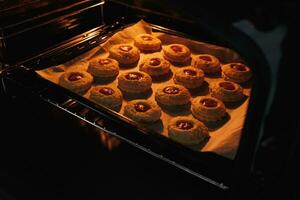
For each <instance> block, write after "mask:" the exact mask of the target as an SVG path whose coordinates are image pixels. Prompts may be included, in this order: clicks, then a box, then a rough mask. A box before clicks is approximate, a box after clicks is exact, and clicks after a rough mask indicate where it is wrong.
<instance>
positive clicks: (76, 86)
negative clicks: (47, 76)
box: [59, 70, 93, 93]
mask: <svg viewBox="0 0 300 200" xmlns="http://www.w3.org/2000/svg"><path fill="white" fill-rule="evenodd" d="M92 82H93V76H92V75H91V74H90V73H88V72H86V71H79V70H78V71H75V70H74V71H67V72H65V73H63V74H62V75H61V76H60V77H59V85H61V86H62V87H64V88H66V89H69V90H71V91H73V92H76V93H83V92H85V91H87V90H88V89H89V88H90V87H91V86H92Z"/></svg>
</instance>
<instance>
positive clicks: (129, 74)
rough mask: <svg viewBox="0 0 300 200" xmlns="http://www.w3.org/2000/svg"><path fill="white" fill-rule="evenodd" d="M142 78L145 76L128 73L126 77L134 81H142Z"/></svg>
mask: <svg viewBox="0 0 300 200" xmlns="http://www.w3.org/2000/svg"><path fill="white" fill-rule="evenodd" d="M142 77H143V75H142V74H140V73H138V72H132V73H128V74H126V76H125V78H126V79H128V80H132V81H135V80H140V79H141V78H142Z"/></svg>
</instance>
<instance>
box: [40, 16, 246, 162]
mask: <svg viewBox="0 0 300 200" xmlns="http://www.w3.org/2000/svg"><path fill="white" fill-rule="evenodd" d="M141 33H150V34H154V35H155V36H157V37H158V38H159V39H160V40H161V41H162V45H163V46H164V45H168V44H172V43H180V44H184V45H186V46H187V47H189V48H190V50H191V52H192V56H194V55H195V54H200V53H208V54H212V55H215V56H216V57H218V58H219V59H220V61H221V63H222V64H225V63H229V62H238V61H241V58H240V57H239V55H238V54H237V53H236V52H234V51H233V50H231V49H228V48H224V47H220V46H216V45H212V44H208V43H204V42H201V41H195V40H190V39H188V38H187V37H182V36H178V35H172V34H169V33H165V32H160V31H159V28H157V27H156V28H154V26H152V25H150V24H147V23H146V22H144V21H143V20H141V21H139V22H137V23H136V24H133V25H131V26H129V27H127V28H125V29H123V30H121V31H118V32H116V33H115V34H114V35H113V36H111V37H110V38H109V39H108V40H107V41H106V42H105V43H103V44H101V45H100V46H98V47H96V48H94V49H92V50H91V51H89V52H87V53H85V54H83V55H81V56H79V57H77V58H75V59H73V60H70V61H69V62H66V63H62V64H61V65H57V66H52V67H50V68H47V69H43V70H40V71H36V72H37V73H38V74H39V75H40V76H42V77H43V78H45V79H47V80H49V81H51V82H53V83H55V84H58V80H59V77H60V76H61V75H62V74H63V73H64V72H65V71H68V70H74V69H79V70H85V71H86V70H87V67H88V64H89V62H90V61H91V60H92V59H94V58H96V57H108V56H109V53H108V49H109V48H110V47H111V46H112V45H114V44H121V43H131V44H133V38H134V37H135V36H136V35H137V34H141ZM150 56H158V57H162V51H160V52H155V53H147V54H144V53H141V57H140V60H139V62H138V64H137V65H136V66H134V67H132V68H120V74H122V73H124V72H127V71H132V70H138V68H139V64H140V63H141V62H142V61H143V60H144V59H145V58H147V57H150ZM180 67H183V66H180ZM177 68H178V66H174V65H172V66H171V70H172V71H173V72H174V71H175V70H176V69H177ZM220 79H222V78H221V77H205V82H206V84H205V85H204V86H203V87H201V88H199V89H198V90H195V91H192V92H191V94H192V97H193V98H195V97H197V96H209V90H208V86H209V84H211V83H213V82H215V81H218V80H220ZM117 83H118V81H117V79H115V80H114V81H112V82H110V83H100V82H97V81H94V83H93V86H92V87H95V86H97V85H108V86H115V87H116V86H117ZM168 83H173V79H172V76H170V77H168V78H166V79H165V80H162V81H160V80H157V81H154V82H153V84H152V92H151V93H150V94H148V95H146V96H142V98H145V99H151V100H153V101H155V99H154V94H155V91H156V89H157V88H158V87H159V86H161V85H162V84H168ZM244 94H245V95H246V97H247V98H245V100H244V101H242V102H239V103H237V104H230V105H227V104H226V107H227V112H228V117H226V118H225V119H224V120H222V121H220V122H218V123H212V124H208V128H209V130H210V138H209V140H208V141H206V142H205V143H203V144H200V145H196V146H188V147H189V148H192V149H193V150H195V151H203V152H214V153H217V154H219V155H221V156H224V157H227V158H229V159H234V157H235V155H236V151H237V148H238V145H239V139H240V135H241V132H242V128H243V124H244V120H245V116H246V112H247V108H248V102H249V96H250V94H251V87H250V86H244ZM83 96H84V97H86V98H89V91H88V92H86V93H85V94H84V95H83ZM138 98H141V97H140V96H139V97H138ZM132 99H135V97H133V96H130V97H129V96H124V100H123V105H122V108H121V110H120V112H119V113H120V114H121V115H122V116H123V109H124V106H125V105H126V103H127V102H128V101H130V100H132ZM175 116H192V115H191V112H190V109H174V110H170V109H164V108H163V109H162V117H161V120H160V121H158V122H157V123H155V124H151V125H144V124H143V126H147V128H148V129H151V130H154V131H155V132H156V133H157V134H162V135H164V136H165V137H168V132H167V125H168V122H169V121H170V119H171V118H173V117H175Z"/></svg>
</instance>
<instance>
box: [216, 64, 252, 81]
mask: <svg viewBox="0 0 300 200" xmlns="http://www.w3.org/2000/svg"><path fill="white" fill-rule="evenodd" d="M222 72H223V76H224V78H225V79H226V80H229V81H233V82H235V83H243V82H246V81H248V80H249V79H250V78H251V76H252V72H251V69H250V68H249V67H248V66H246V65H244V64H242V63H228V64H226V65H223V66H222Z"/></svg>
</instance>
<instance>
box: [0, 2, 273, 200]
mask: <svg viewBox="0 0 300 200" xmlns="http://www.w3.org/2000/svg"><path fill="white" fill-rule="evenodd" d="M18 3H20V2H17V1H16V2H15V4H16V5H18ZM22 6H23V8H24V9H23V10H22V9H21V8H22ZM26 6H27V7H26ZM12 9H16V10H18V11H20V13H18V12H15V14H16V15H13V16H10V15H9V14H11V13H13V11H12ZM2 12H3V13H4V14H7V15H3V16H6V17H10V19H12V21H9V20H3V19H2V24H3V27H5V29H2V30H1V31H2V38H1V60H2V63H1V107H2V108H1V109H2V110H3V113H4V114H3V115H2V119H1V120H2V121H3V122H4V125H3V130H5V134H4V135H3V136H1V137H3V139H2V141H3V145H1V146H2V147H3V151H5V152H7V153H6V156H4V158H3V161H4V162H5V163H6V164H5V165H3V167H2V168H3V169H2V171H3V173H2V176H3V179H2V180H4V181H3V182H2V183H1V185H2V186H3V187H2V188H4V189H3V191H4V192H5V193H6V194H7V195H6V196H7V197H8V198H10V197H11V198H14V197H16V198H18V197H19V198H24V197H28V196H31V195H34V197H39V198H43V199H47V198H49V199H51V198H52V199H53V198H58V197H63V198H71V197H72V198H78V197H81V198H91V199H92V198H94V197H100V196H101V197H103V196H104V197H107V198H115V197H116V196H118V195H121V196H123V195H124V197H129V196H135V195H136V196H140V195H143V196H142V199H144V198H145V199H147V198H149V199H150V198H156V197H158V196H164V195H165V196H166V197H170V198H171V197H176V196H177V197H178V196H179V197H181V196H182V198H185V197H186V198H188V199H193V198H196V197H198V196H197V195H201V193H203V195H206V194H208V195H211V197H224V198H225V197H231V198H233V199H234V198H236V199H239V197H240V196H239V195H243V196H244V195H245V194H246V193H249V194H250V193H254V192H255V191H257V190H259V188H260V187H261V184H262V182H263V180H262V176H263V175H262V174H259V173H257V171H255V170H254V168H255V167H254V160H255V158H256V155H257V149H258V148H259V141H260V138H261V130H262V129H261V128H262V123H263V119H264V110H265V107H266V102H267V96H268V92H269V71H268V64H267V62H266V60H265V58H264V56H263V54H262V52H261V51H260V49H259V48H258V47H257V46H256V44H255V43H254V42H253V41H252V40H251V39H250V38H249V37H247V36H246V35H245V34H243V33H242V32H240V31H238V30H236V29H234V28H230V29H229V28H227V29H226V28H224V27H222V26H218V25H217V24H214V22H209V21H207V20H206V21H201V20H199V19H198V20H192V19H190V18H182V17H178V16H170V15H167V14H162V13H160V12H155V11H153V10H149V9H144V8H141V7H137V6H130V5H128V4H125V3H122V2H118V1H105V2H104V1H88V0H85V1H64V2H63V3H60V4H55V3H53V4H52V3H51V2H50V1H28V2H27V3H25V5H24V4H23V5H22V4H21V5H19V6H16V7H13V6H12V7H9V8H8V9H6V10H5V9H4V10H2ZM24 12H25V13H24ZM30 13H31V14H32V13H33V15H32V16H31V15H30ZM22 17H23V18H24V17H28V19H25V20H23V21H22V20H21V18H22ZM141 19H143V20H144V21H146V22H147V23H149V26H150V27H151V28H152V30H153V31H154V32H161V33H164V34H168V35H172V36H176V37H182V38H188V39H191V40H195V41H201V42H205V43H211V44H214V45H217V46H220V47H227V48H228V49H230V50H233V51H234V52H237V53H238V55H239V56H240V58H241V59H242V60H243V61H244V62H245V63H247V64H248V65H249V66H251V67H252V68H251V69H252V70H253V82H252V85H251V95H250V96H249V104H248V108H247V112H246V116H245V120H244V123H243V127H242V130H241V136H240V139H239V141H238V146H237V148H236V149H235V154H234V156H233V157H230V158H228V157H226V156H222V155H220V154H219V153H216V152H211V151H195V150H193V149H191V148H187V147H186V146H185V145H182V144H180V143H178V142H174V141H172V140H170V138H167V137H164V136H162V135H160V134H155V133H153V132H152V131H149V130H148V129H147V128H144V127H143V126H139V125H137V124H136V123H134V122H132V120H129V119H127V118H123V117H120V115H118V114H117V113H115V112H113V111H111V110H110V109H107V108H105V107H103V106H101V105H98V104H96V103H94V102H92V101H90V100H89V99H87V98H85V97H83V96H82V95H78V94H76V93H74V92H71V91H70V90H68V89H65V88H63V87H61V86H59V85H57V84H53V83H52V82H50V81H49V80H45V79H44V78H42V77H41V76H39V74H37V73H36V71H39V70H45V69H48V68H49V67H51V66H57V65H60V64H62V63H66V62H68V61H70V60H72V59H76V58H80V57H81V56H82V55H85V53H87V52H88V53H89V52H93V49H95V48H97V47H99V46H100V45H102V44H104V43H105V42H107V41H108V40H109V39H110V38H111V37H112V36H113V35H114V34H115V33H117V32H119V31H122V30H124V29H125V28H128V27H130V26H132V25H133V24H136V23H138V22H139V21H140V20H141ZM20 21H21V22H20ZM7 130H10V131H7ZM1 132H2V131H1ZM3 194H4V193H3Z"/></svg>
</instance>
